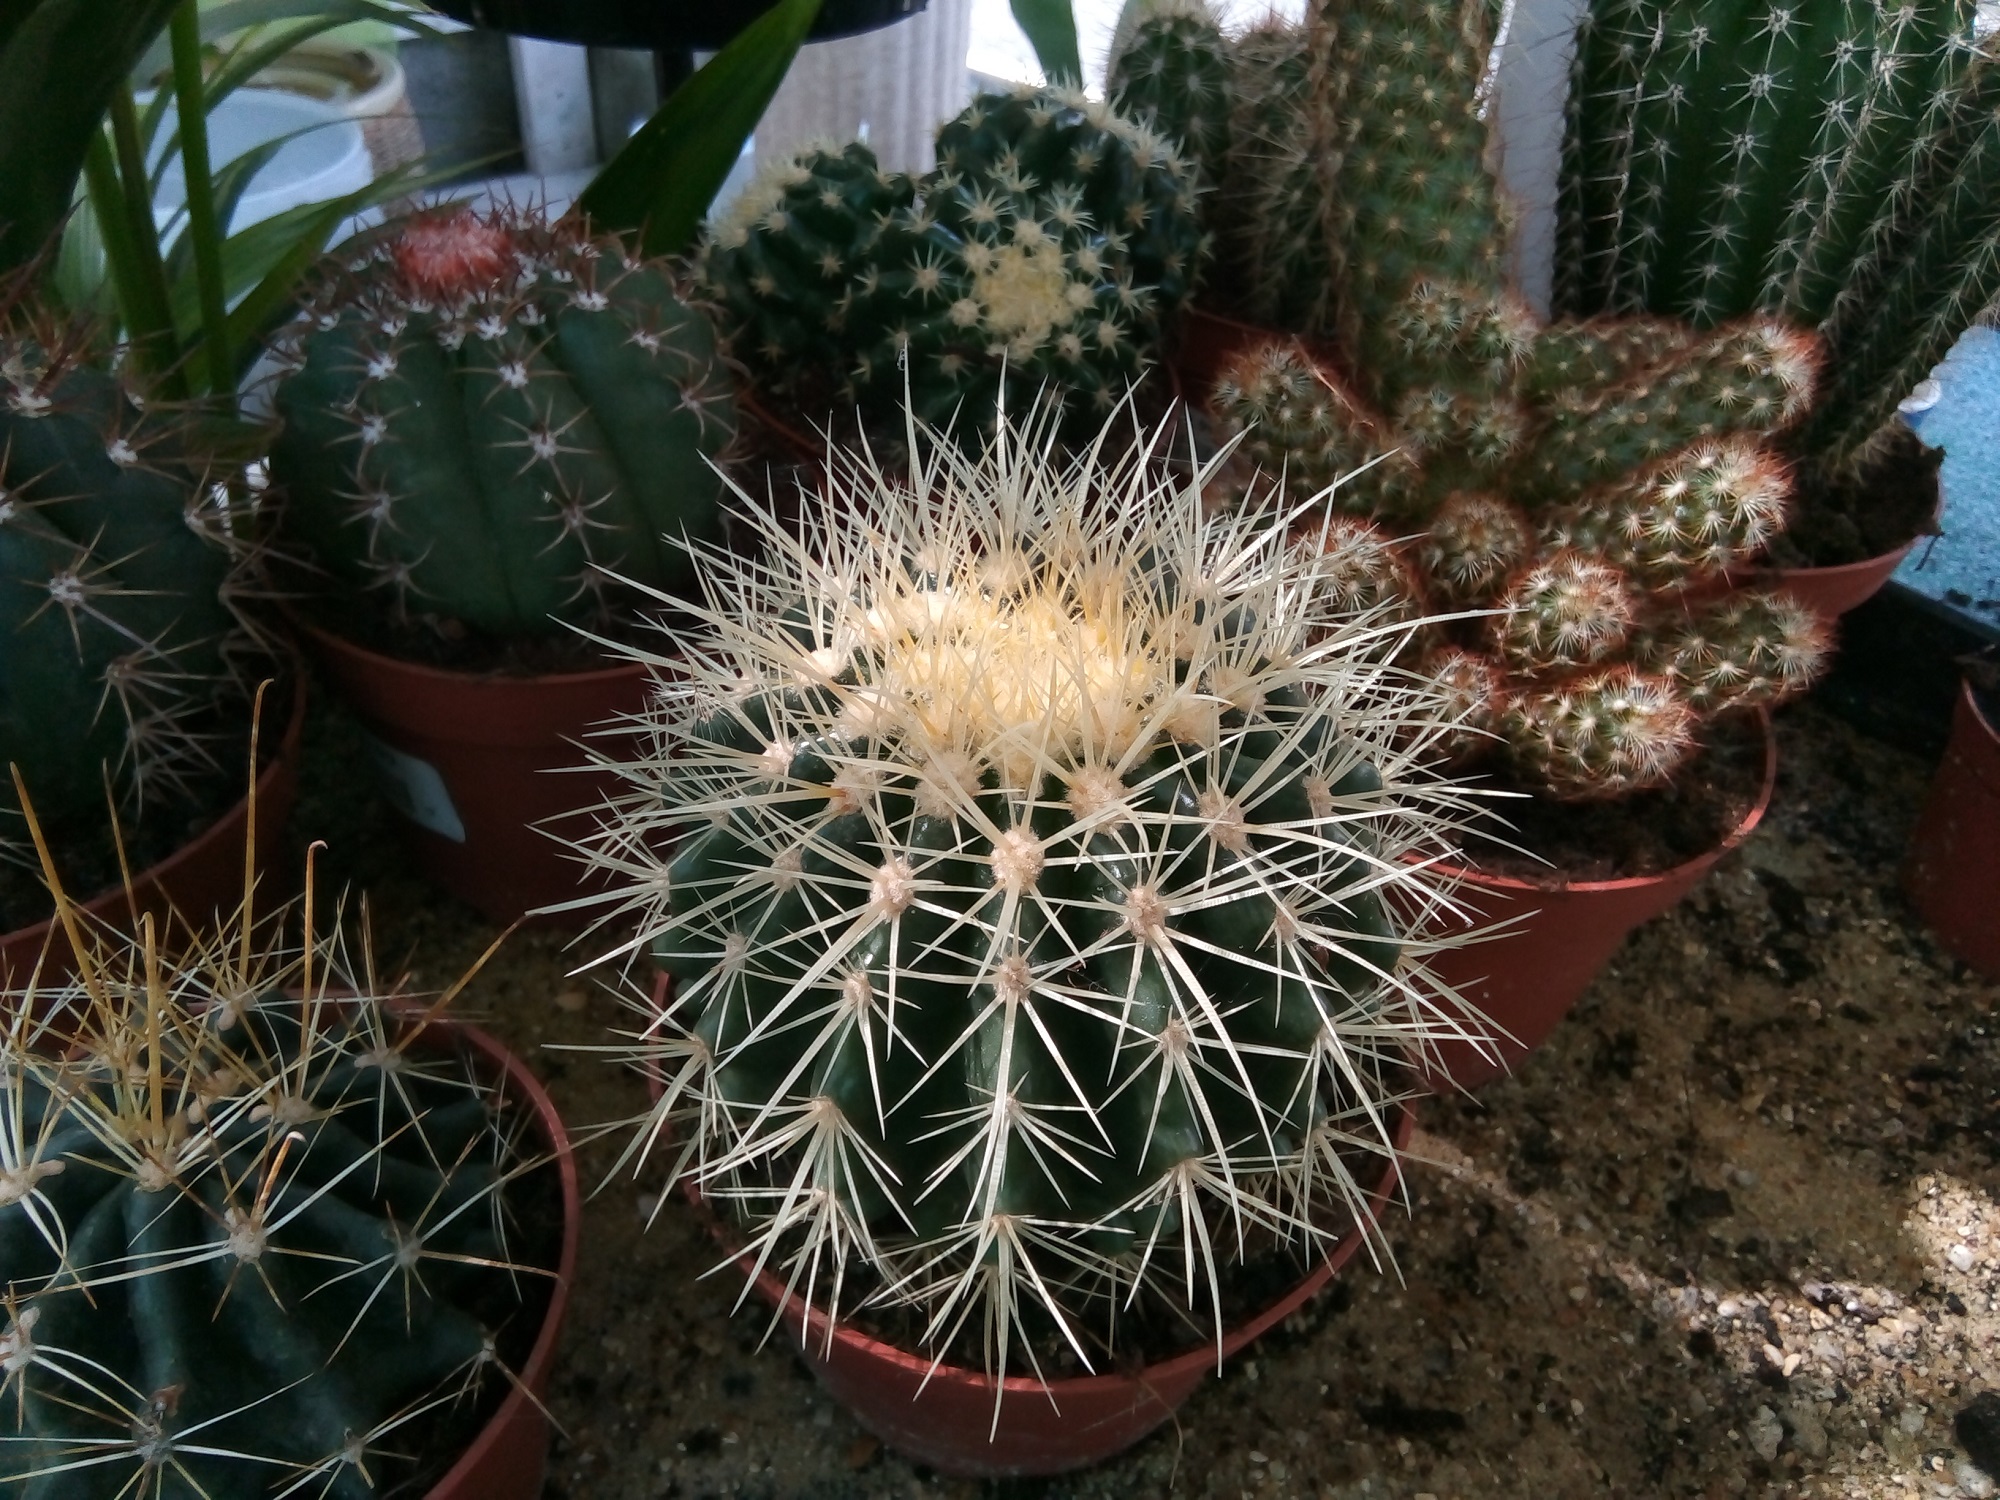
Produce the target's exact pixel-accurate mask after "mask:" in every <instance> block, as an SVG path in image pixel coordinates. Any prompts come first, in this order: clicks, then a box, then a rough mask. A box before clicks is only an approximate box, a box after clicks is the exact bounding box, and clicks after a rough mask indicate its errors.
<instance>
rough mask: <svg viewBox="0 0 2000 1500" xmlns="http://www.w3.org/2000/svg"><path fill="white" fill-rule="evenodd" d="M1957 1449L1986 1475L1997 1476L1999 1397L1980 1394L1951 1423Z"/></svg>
mask: <svg viewBox="0 0 2000 1500" xmlns="http://www.w3.org/2000/svg"><path fill="white" fill-rule="evenodd" d="M1951 1428H1952V1432H1953V1433H1954V1434H1955V1435H1956V1436H1957V1438H1958V1446H1959V1447H1961V1448H1963V1449H1964V1450H1965V1456H1966V1457H1967V1458H1969V1459H1971V1460H1972V1461H1973V1462H1974V1463H1975V1464H1977V1465H1979V1467H1980V1468H1982V1469H1984V1470H1985V1471H1986V1472H1987V1473H1988V1474H2000V1395H1995V1394H1994V1393H1993V1392H1992V1391H1981V1392H1980V1393H1979V1394H1978V1395H1976V1396H1974V1397H1973V1398H1972V1399H1971V1400H1970V1401H1968V1402H1967V1403H1966V1404H1965V1405H1964V1406H1963V1407H1961V1408H1960V1409H1959V1413H1958V1415H1957V1416H1956V1417H1954V1418H1953V1419H1952V1423H1951Z"/></svg>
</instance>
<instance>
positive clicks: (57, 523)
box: [0, 290, 256, 925]
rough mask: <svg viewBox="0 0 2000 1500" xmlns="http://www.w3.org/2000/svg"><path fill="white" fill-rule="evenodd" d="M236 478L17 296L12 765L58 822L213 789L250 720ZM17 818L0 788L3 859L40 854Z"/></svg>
mask: <svg viewBox="0 0 2000 1500" xmlns="http://www.w3.org/2000/svg"><path fill="white" fill-rule="evenodd" d="M16 296H18V294H16ZM228 478H229V476H228V474H227V472H226V470H224V469H222V468H219V467H213V466H211V464H210V462H209V461H208V458H207V456H206V454H205V452H204V447H203V444H202V443H201V442H200V441H199V440H198V439H197V436H196V432H195V429H194V427H193V426H192V425H191V424H190V422H189V421H188V420H187V419H186V418H185V417H184V415H183V414H181V413H178V412H176V411H175V410H173V409H172V408H169V407H166V406H163V405H160V404H158V403H155V402H152V401H150V400H149V399H148V398H147V395H146V393H145V392H144V391H143V390H142V389H140V388H138V387H136V386H134V385H133V384H132V383H131V382H130V381H129V379H128V378H127V375H126V374H125V373H123V372H120V371H118V370H115V369H114V368H112V366H111V365H110V364H109V362H107V361H105V360H102V359H99V358H96V357H94V356H93V354H92V352H91V350H90V348H89V346H88V344H87V342H86V340H85V335H84V333H83V331H82V330H80V329H78V328H75V327H66V326H62V325H60V324H58V323H56V322H55V321H53V320H51V319H48V318H44V317H38V316H34V315H31V313H30V312H29V310H28V308H27V307H26V306H25V305H24V304H22V303H21V302H19V301H18V300H15V297H10V296H9V295H7V294H6V293H5V292H4V290H0V621H4V623H0V638H4V640H5V646H4V648H0V704H4V705H5V710H4V711H0V762H7V763H12V764H15V765H18V766H19V767H20V769H21V773H22V776H23V777H24V779H25V780H26V782H27V785H28V787H29V788H30V791H31V793H32V795H33V796H34V797H35V799H36V801H37V803H38V805H39V806H40V807H41V808H42V810H43V815H44V817H45V819H46V820H47V821H48V822H49V823H50V824H51V825H53V826H56V827H59V828H63V829H65V830H67V829H68V828H69V827H70V825H71V824H72V823H73V822H75V821H76V820H79V819H87V820H90V821H91V822H92V823H93V824H95V822H96V821H97V820H98V819H100V818H101V816H102V814H103V811H104V806H105V792H106V788H107V785H108V786H109V787H110V788H111V790H112V791H113V792H114V794H115V797H116V800H117V803H118V805H119V810H120V812H121V814H125V815H133V816H137V817H140V818H143V817H144V816H145V815H146V813H147V812H148V811H149V810H150V809H152V808H153V807H155V806H157V805H158V804H159V803H160V802H161V801H162V800H166V801H172V800H173V799H175V798H177V797H179V798H185V797H188V796H191V795H194V794H196V793H197V792H198V791H199V790H200V788H201V787H202V786H203V785H204V784H205V783H209V782H213V781H214V780H215V779H216V778H217V777H218V776H220V775H221V774H222V768H223V766H224V764H225V763H226V761H227V757H226V756H224V755H222V753H221V750H220V747H221V746H223V745H226V744H227V743H228V742H229V740H230V739H231V738H233V737H234V736H235V735H236V734H237V733H238V732H239V731H240V730H241V729H242V728H243V727H244V726H246V725H247V724H248V722H249V692H248V687H249V683H250V682H251V681H253V680H254V673H255V671H256V667H255V664H254V662H253V661H252V659H251V658H252V657H253V656H254V655H255V647H254V640H253V638H252V636H251V634H250V633H249V630H248V628H247V626H246V625H245V623H244V621H243V619H242V618H241V617H240V616H239V615H238V613H237V611H236V609H235V608H234V604H233V601H234V599H235V596H236V593H237V589H238V585H239V582H240V576H241V571H242V564H243V563H244V561H245V557H246V552H247V547H246V538H245V537H244V536H243V535H242V531H243V527H242V524H241V522H242V512H241V508H240V507H239V508H238V510H237V512H236V514H235V516H234V517H233V518H232V515H231V508H230V506H229V504H228V503H227V501H226V497H225V491H224V490H223V488H222V486H223V485H224V483H225V482H226V481H227V479H228ZM237 498H238V499H239V500H240V499H241V498H243V497H242V496H241V495H239V496H238V497H237ZM232 521H233V523H234V524H232ZM19 815H20V809H19V808H18V806H17V805H16V804H15V802H14V797H13V792H12V788H11V787H9V786H7V785H5V784H4V783H0V859H6V860H9V861H10V862H14V863H22V862H27V863H32V856H30V855H29V854H28V852H27V846H26V844H25V842H24V841H23V840H22V838H21V834H22V827H21V825H20V823H19V821H18V820H19ZM0 925H4V924H0Z"/></svg>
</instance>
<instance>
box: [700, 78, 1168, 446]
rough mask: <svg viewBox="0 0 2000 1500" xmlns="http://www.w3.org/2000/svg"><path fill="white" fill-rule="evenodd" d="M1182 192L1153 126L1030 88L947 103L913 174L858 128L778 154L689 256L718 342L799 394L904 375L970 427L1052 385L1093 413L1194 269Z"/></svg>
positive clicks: (890, 403)
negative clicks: (883, 162)
mask: <svg viewBox="0 0 2000 1500" xmlns="http://www.w3.org/2000/svg"><path fill="white" fill-rule="evenodd" d="M1195 193H1196V173H1195V171H1194V169H1192V168H1191V167H1190V166H1189V165H1188V163H1187V162H1186V161H1184V160H1183V158H1182V157H1181V156H1180V155H1179V154H1177V153H1176V151H1175V150H1174V149H1173V148H1172V147H1171V146H1170V145H1168V143H1167V138H1166V137H1164V136H1162V135H1158V134H1156V133H1154V131H1153V130H1151V129H1150V128H1149V127H1147V126H1145V125H1143V124H1140V123H1136V122H1134V121H1133V120H1130V119H1127V118H1125V117H1124V116H1122V115H1120V114H1118V113H1116V112H1115V111H1113V110H1111V109H1109V108H1107V107H1106V106H1104V105H1102V104H1098V103H1095V102H1093V101H1091V100H1089V99H1087V98H1085V97H1084V96H1083V95H1082V94H1081V93H1078V92H1074V91H1071V90H1066V89H1055V88H1048V89H1027V88H1023V89H1020V90H1017V91H1015V92H1014V93H1011V94H988V95H983V96H981V97H980V98H979V99H977V100H975V101H974V102H973V103H972V104H971V105H970V106H969V107H968V108H967V109H966V110H965V111H963V112H962V113H961V114H960V115H959V116H958V117H957V118H956V119H953V120H951V121H949V122H947V123H946V124H945V125H944V126H943V127H942V128H941V129H940V131H939V133H938V138H937V166H936V168H935V169H934V170H932V171H931V172H929V173H928V174H926V175H925V176H924V177H922V178H920V179H912V178H910V177H908V176H905V175H901V174H893V173H883V172H881V171H879V170H878V169H877V168H876V165H875V160H874V157H873V155H872V153H870V152H869V151H868V149H867V148H866V147H865V146H859V145H854V146H849V147H847V148H846V149H845V151H843V152H842V153H840V154H839V155H838V156H835V155H833V154H831V153H829V152H825V151H814V152H808V153H805V154H803V155H801V156H799V157H796V158H794V159H793V160H791V161H789V162H784V163H779V164H778V165H777V166H775V167H774V168H772V169H770V170H769V171H768V173H767V174H766V175H765V176H764V177H763V178H762V179H760V180H759V182H757V183H755V184H753V185H752V187H751V188H750V189H749V190H748V191H747V192H746V195H745V200H744V202H743V203H742V204H741V205H740V206H739V207H738V208H737V209H735V210H733V211H732V213H731V214H730V215H729V216H728V217H727V218H726V219H725V220H724V221H722V222H721V223H719V224H717V225H715V226H714V227H713V228H712V229H711V230H710V233H709V236H708V239H707V241H706V243H705V244H704V247H703V249H702V253H701V259H700V270H699V275H700V279H701V284H702V287H703V291H704V294H705V295H706V296H708V297H709V299H710V300H711V302H712V303H713V304H714V305H715V306H716V307H717V309H718V311H719V313H720V316H721V319H722V326H723V329H724V332H725V334H726V336H727V338H728V341H729V346H730V348H731V350H732V352H734V353H736V354H737V355H738V357H739V358H742V359H744V360H745V362H746V363H747V364H749V365H750V367H751V368H752V370H753V372H754V373H757V374H758V376H759V378H760V379H764V380H770V381H773V382H774V383H778V384H780V385H782V387H783V388H785V389H787V390H788V391H789V392H790V393H791V394H792V395H793V397H794V399H795V400H800V401H808V402H810V401H815V400H819V399H822V398H832V397H836V396H837V397H839V398H841V399H843V400H854V401H858V402H860V403H861V404H862V406H863V407H864V408H865V409H867V410H868V411H870V412H871V413H875V414H877V415H880V414H884V413H887V412H892V411H894V410H896V409H897V408H899V407H900V405H901V402H902V400H903V396H904V392H905V390H906V388H907V391H908V393H909V399H910V401H911V403H912V405H913V407H914V408H915V410H916V411H917V413H918V414H919V415H920V416H921V417H923V418H924V419H926V420H929V421H934V422H936V423H938V424H940V425H946V424H950V423H954V422H955V423H956V425H957V427H958V428H959V429H960V430H961V431H963V432H964V433H966V434H967V437H968V440H974V441H976V439H977V436H978V435H979V434H981V433H984V432H986V431H989V430H990V429H991V426H992V423H993V419H994V415H995V413H996V412H997V411H999V410H1000V409H1001V407H1002V406H1003V404H1004V405H1006V406H1010V407H1013V408H1015V409H1022V408H1024V407H1025V406H1026V405H1028V404H1029V403H1030V402H1032V401H1033V400H1034V399H1035V397H1036V396H1037V395H1038V394H1039V393H1040V392H1041V391H1042V390H1043V389H1044V388H1045V387H1046V388H1048V389H1050V390H1052V391H1054V392H1057V393H1059V394H1062V395H1065V396H1069V397H1072V398H1073V400H1072V406H1073V407H1074V409H1075V412H1076V413H1077V414H1078V415H1080V416H1086V417H1089V418H1090V419H1091V420H1092V422H1093V423H1094V422H1095V421H1096V420H1100V419H1101V418H1102V415H1103V413H1104V412H1106V411H1108V410H1109V409H1110V407H1111V406H1112V404H1113V403H1114V402H1115V401H1116V400H1117V399H1118V397H1119V396H1120V395H1122V394H1123V392H1124V391H1125V389H1126V387H1127V386H1128V385H1129V384H1130V383H1131V382H1132V381H1133V380H1135V379H1136V378H1137V377H1138V376H1139V375H1140V374H1141V372H1143V371H1144V369H1145V368H1146V366H1147V364H1148V363H1149V361H1150V359H1151V357H1152V351H1153V349H1154V348H1155V347H1156V346H1157V344H1158V343H1159V341H1160V338H1161V336H1162V333H1163V330H1164V327H1165V324H1166V321H1167V320H1168V319H1169V318H1170V317H1171V315H1172V314H1173V312H1174V311H1175V310H1176V309H1177V308H1178V307H1179V306H1180V305H1181V304H1182V303H1183V302H1184V301H1185V300H1186V299H1187V297H1188V294H1189V293H1190V292H1191V291H1192V289H1193V286H1194V279H1195V277H1196V275H1197V274H1198V272H1199V269H1200V263H1201V257H1202V253H1203V240H1202V233H1201V229H1200V226H1199V223H1198V221H1197V219H1196V215H1195V211H1194V202H1195ZM794 334H796V337H795V338H793V335H794ZM788 338H790V339H792V341H791V342H789V343H788V342H787V339H788Z"/></svg>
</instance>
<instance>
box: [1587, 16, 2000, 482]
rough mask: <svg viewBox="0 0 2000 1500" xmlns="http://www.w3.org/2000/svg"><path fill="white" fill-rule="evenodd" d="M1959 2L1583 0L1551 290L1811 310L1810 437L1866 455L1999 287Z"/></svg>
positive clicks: (1616, 299)
mask: <svg viewBox="0 0 2000 1500" xmlns="http://www.w3.org/2000/svg"><path fill="white" fill-rule="evenodd" d="M1973 12H1974V6H1973V5H1972V4H1971V3H1969V0H1915V3H1911V4H1906V5H1889V4H1862V3H1858V0H1855V3H1839V4H1835V3H1826V4H1818V5H1814V6H1811V7H1807V8H1804V9H1800V8H1797V7H1793V6H1787V5H1783V4H1780V3H1775V0H1699V3H1696V4H1693V5H1691V6H1687V7H1682V8H1679V9H1675V8H1672V7H1665V6H1661V5H1659V4H1658V3H1656V0H1597V3H1595V4H1594V5H1593V6H1592V9H1591V13H1590V16H1589V19H1588V20H1587V22H1586V24H1585V26H1584V28H1583V31H1582V33H1581V39H1580V43H1579V49H1578V54H1577V62H1576V67H1575V70H1574V73H1573V83H1572V97H1571V101H1570V121H1569V128H1568V131H1567V138H1566V143H1565V150H1564V167H1563V172H1562V182H1561V194H1560V196H1561V214H1560V217H1561V221H1562V230H1561V233H1560V235H1559V247H1558V264H1557V293H1558V297H1557V301H1558V306H1559V307H1560V308H1562V309H1564V310H1567V311H1570V312H1573V313H1598V312H1607V311H1610V312H1632V311H1651V312H1657V313H1670V314H1675V315H1683V316H1688V317H1692V318H1694V319H1696V320H1697V321H1699V322H1716V321H1721V320H1725V319H1728V318H1732V317H1738V316H1741V315H1743V314H1745V313H1748V312H1751V311H1762V312H1766V313H1771V314H1776V315H1780V316H1783V317H1785V318H1787V319H1789V320H1791V321H1793V322H1795V323H1799V324H1802V325H1804V326H1807V327H1811V328H1816V329H1818V330H1819V331H1820V332H1821V333H1822V334H1823V335H1825V337H1826V338H1827V340H1828V348H1829V372H1830V374H1829V381H1828V385H1827V388H1826V389H1825V390H1824V391H1823V392H1822V395H1821V400H1820V407H1819V409H1818V410H1817V411H1816V412H1815V414H1814V419H1813V422H1812V423H1811V425H1810V427H1809V429H1808V430H1807V431H1806V432H1805V433H1804V434H1803V435H1802V438H1801V442H1800V446H1801V450H1802V451H1803V452H1806V453H1809V454H1811V455H1813V456H1814V457H1815V458H1816V459H1817V460H1819V461H1820V462H1822V463H1826V464H1830V465H1832V466H1834V467H1836V468H1844V467H1848V466H1851V465H1852V463H1853V462H1854V461H1855V460H1856V459H1858V458H1860V457H1862V456H1864V455H1865V454H1866V452H1867V451H1868V449H1869V447H1870V439H1871V438H1872V437H1873V435H1874V434H1875V432H1877V431H1878V430H1879V429H1880V428H1881V427H1882V425H1883V424H1885V423H1887V422H1889V421H1890V420H1891V419H1892V418H1893V417H1894V414H1895V406H1896V403H1897V402H1898V401H1899V400H1900V399H1901V398H1902V397H1903V396H1904V395H1905V394H1907V392H1908V390H1909V388H1910V387H1911V386H1912V385H1913V384H1914V383H1915V382H1916V381H1917V380H1918V379H1920V378H1922V377H1923V376H1924V375H1925V374H1926V373H1928V371H1929V369H1930V367H1931V366H1932V365H1933V364H1934V363H1935V362H1936V361H1937V360H1938V359H1939V358H1941V357H1942V355H1943V353H1944V351H1945V350H1946V349H1947V348H1949V346H1950V344H1951V342H1952V341H1953V340H1954V339H1955V338H1956V337H1957V336H1958V334H1959V333H1960V332H1961V331H1962V330H1963V329H1964V328H1965V326H1966V325H1967V324H1968V323H1969V322H1970V320H1971V319H1972V318H1973V317H1974V316H1976V315H1977V313H1978V311H1979V310H1980V309H1982V308H1984V307H1985V306H1986V305H1987V304H1988V303H1989V302H1990V301H1991V300H1992V299H1993V297H1994V295H1995V294H1996V292H2000V258H1996V255H1995V253H1994V250H1993V246H1994V243H1995V238H1996V237H1995V233H1994V226H1995V224H1996V222H2000V213H1996V210H1995V209H1994V208H1993V205H1994V204H1995V203H1996V202H2000V148H1996V145H1995V144H1994V143H1993V141H1992V140H1991V139H1990V137H1991V136H1992V135H1993V133H1994V131H1995V129H1996V127H1995V126H1994V125H1993V124H1992V115H1993V109H1994V105H1995V103H1996V100H2000V74H1996V70H1995V68H1994V59H1993V54H1992V46H1991V43H1990V41H1987V42H1975V41H1974V40H1973V39H1974V36H1975V27H1974V14H1973Z"/></svg>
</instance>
